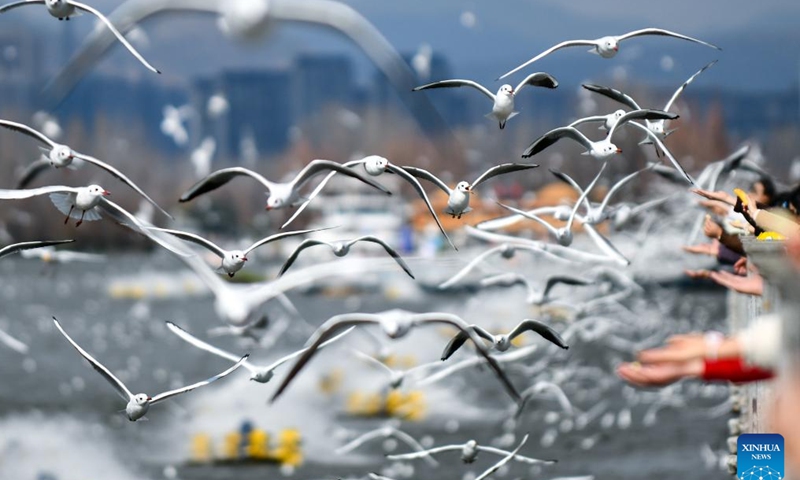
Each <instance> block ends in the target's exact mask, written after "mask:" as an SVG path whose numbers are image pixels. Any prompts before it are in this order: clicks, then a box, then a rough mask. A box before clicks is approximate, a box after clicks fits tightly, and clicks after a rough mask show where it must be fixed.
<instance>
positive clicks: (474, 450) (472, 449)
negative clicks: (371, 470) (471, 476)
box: [386, 440, 558, 465]
mask: <svg viewBox="0 0 800 480" xmlns="http://www.w3.org/2000/svg"><path fill="white" fill-rule="evenodd" d="M443 452H461V461H462V462H464V463H473V462H474V461H475V460H477V459H478V454H479V453H480V452H486V453H491V454H494V455H501V456H506V455H509V454H510V453H511V452H509V451H507V450H501V449H499V448H494V447H489V446H484V445H479V444H478V442H477V441H476V440H469V441H468V442H466V443H462V444H460V445H444V446H441V447H434V448H431V449H428V450H423V451H421V452H414V453H404V454H401V455H386V458H387V459H388V460H393V461H398V460H417V459H419V458H426V457H427V456H429V455H436V454H437V453H443ZM514 460H516V461H517V462H522V463H527V464H530V465H552V464H554V463H558V460H540V459H538V458H531V457H524V456H522V455H515V456H514Z"/></svg>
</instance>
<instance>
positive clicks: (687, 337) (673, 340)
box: [637, 333, 708, 365]
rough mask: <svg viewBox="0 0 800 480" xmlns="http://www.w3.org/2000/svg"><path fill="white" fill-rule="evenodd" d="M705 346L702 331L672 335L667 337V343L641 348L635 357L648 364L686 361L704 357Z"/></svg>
mask: <svg viewBox="0 0 800 480" xmlns="http://www.w3.org/2000/svg"><path fill="white" fill-rule="evenodd" d="M707 346H708V342H707V340H706V336H705V335H704V334H702V333H690V334H683V335H673V336H671V337H669V338H668V339H667V344H666V345H664V346H663V347H658V348H651V349H649V350H642V351H641V352H639V354H638V356H637V358H638V360H639V361H640V362H641V363H642V364H648V365H649V364H659V363H667V362H687V361H689V360H697V359H703V358H705V356H706V351H707Z"/></svg>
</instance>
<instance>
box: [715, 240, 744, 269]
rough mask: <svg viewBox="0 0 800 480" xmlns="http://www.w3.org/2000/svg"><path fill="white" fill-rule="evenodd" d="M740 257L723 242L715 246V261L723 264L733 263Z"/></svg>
mask: <svg viewBox="0 0 800 480" xmlns="http://www.w3.org/2000/svg"><path fill="white" fill-rule="evenodd" d="M741 258H742V256H741V255H739V254H738V253H737V252H734V251H733V250H731V249H730V248H728V247H726V246H725V245H723V244H720V245H719V247H718V248H717V261H718V262H719V263H722V264H725V265H735V264H736V262H738V261H739V260H740V259H741Z"/></svg>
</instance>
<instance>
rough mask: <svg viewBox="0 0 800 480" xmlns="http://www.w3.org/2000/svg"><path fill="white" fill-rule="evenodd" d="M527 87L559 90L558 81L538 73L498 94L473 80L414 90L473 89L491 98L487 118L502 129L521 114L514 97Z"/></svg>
mask: <svg viewBox="0 0 800 480" xmlns="http://www.w3.org/2000/svg"><path fill="white" fill-rule="evenodd" d="M525 85H531V86H534V87H545V88H557V87H558V81H556V79H555V78H553V76H552V75H550V74H548V73H544V72H536V73H532V74H530V75H528V76H527V77H525V80H523V81H521V82H519V85H517V88H514V87H512V86H511V85H508V84H506V85H502V86H501V87H500V89H499V90H497V94H493V93H492V92H490V91H489V89H488V88H486V87H484V86H483V85H481V84H479V83H478V82H474V81H472V80H459V79H454V80H441V81H439V82H433V83H429V84H427V85H422V86H419V87H416V88H414V91H415V92H417V91H420V90H430V89H433V88H457V87H472V88H475V89H477V90H478V91H480V92H481V93H483V94H484V95H486V96H487V97H489V99H491V100H492V111H491V112H490V113H487V114H486V118H493V119H495V120H497V122H498V123H499V124H500V129H501V130H502V129H504V128H505V127H506V122H507V121H508V120H509V119H511V118H512V117H515V116H516V115H517V114H518V113H519V112H517V111H515V110H514V97H515V96H516V94H517V93H518V92H519V91H520V90H521V89H522V87H524V86H525Z"/></svg>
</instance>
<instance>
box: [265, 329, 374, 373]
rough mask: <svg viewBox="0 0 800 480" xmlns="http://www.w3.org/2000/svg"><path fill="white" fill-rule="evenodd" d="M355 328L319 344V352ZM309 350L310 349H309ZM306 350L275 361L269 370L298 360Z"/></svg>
mask: <svg viewBox="0 0 800 480" xmlns="http://www.w3.org/2000/svg"><path fill="white" fill-rule="evenodd" d="M354 328H356V327H350V328H348V329H347V330H345V331H344V332H342V333H340V334H339V335H336V336H335V337H333V338H331V339H330V340H327V341H325V342H322V343H320V344H319V347H317V350H320V349H323V348H325V347H327V346H328V345H330V344H332V343H334V342H337V341H339V340H340V339H341V338H343V337H344V336H345V335H347V334H348V333H350V332H352V331H353V329H354ZM309 348H310V347H309ZM306 350H308V348H303V349H300V350H298V351H296V352H294V353H290V354H289V355H286V356H284V357H281V358H279V359H278V360H275V361H274V362H272V363H271V364H270V365H269V366H268V367H267V369H269V370H274V369H276V368H278V367H280V366H281V365H283V364H284V363H286V362H288V361H289V360H291V359H293V358H296V357H299V356H300V355H302V354H304V353H306ZM359 353H360V352H359ZM376 361H377V360H376Z"/></svg>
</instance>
